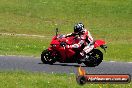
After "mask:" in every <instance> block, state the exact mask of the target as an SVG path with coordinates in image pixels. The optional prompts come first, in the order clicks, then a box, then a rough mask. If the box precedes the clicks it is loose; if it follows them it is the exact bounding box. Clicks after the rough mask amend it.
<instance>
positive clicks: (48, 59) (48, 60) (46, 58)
mask: <svg viewBox="0 0 132 88" xmlns="http://www.w3.org/2000/svg"><path fill="white" fill-rule="evenodd" d="M51 54H52V52H51V51H49V50H48V49H46V50H44V51H43V52H42V54H41V61H42V62H43V63H44V64H51V65H52V64H53V63H55V60H53V57H52V56H51Z"/></svg>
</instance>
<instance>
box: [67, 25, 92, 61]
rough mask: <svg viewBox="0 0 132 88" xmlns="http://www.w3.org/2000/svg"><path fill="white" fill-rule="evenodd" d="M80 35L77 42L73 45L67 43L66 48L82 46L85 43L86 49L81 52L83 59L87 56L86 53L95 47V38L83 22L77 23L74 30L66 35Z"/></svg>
mask: <svg viewBox="0 0 132 88" xmlns="http://www.w3.org/2000/svg"><path fill="white" fill-rule="evenodd" d="M75 35H78V37H77V39H78V41H79V42H78V43H75V44H73V45H66V48H80V47H81V46H82V45H83V44H84V46H85V47H84V49H83V51H82V52H80V55H81V57H82V59H83V58H84V57H85V55H86V54H88V53H89V52H90V51H91V50H92V49H93V48H94V45H93V42H94V40H93V38H92V36H91V34H90V32H89V31H88V30H87V29H85V28H84V25H83V24H82V23H77V24H75V26H74V32H73V33H70V34H67V35H66V37H68V36H75Z"/></svg>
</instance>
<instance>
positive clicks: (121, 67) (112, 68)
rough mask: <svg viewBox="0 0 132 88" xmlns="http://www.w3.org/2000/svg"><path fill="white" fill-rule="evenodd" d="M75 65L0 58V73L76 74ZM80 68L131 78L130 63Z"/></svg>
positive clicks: (31, 58) (22, 58) (90, 72)
mask: <svg viewBox="0 0 132 88" xmlns="http://www.w3.org/2000/svg"><path fill="white" fill-rule="evenodd" d="M78 66H79V65H78V64H76V63H70V64H69V63H55V64H54V65H48V64H42V62H41V60H40V58H34V57H19V56H0V71H29V72H47V73H77V69H78ZM81 66H82V67H83V68H84V69H85V70H86V72H87V73H89V74H130V75H131V76H132V63H125V62H102V63H101V64H100V65H99V66H97V67H85V65H84V64H81Z"/></svg>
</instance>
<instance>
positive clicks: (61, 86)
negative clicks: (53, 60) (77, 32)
mask: <svg viewBox="0 0 132 88" xmlns="http://www.w3.org/2000/svg"><path fill="white" fill-rule="evenodd" d="M0 81H1V82H0V87H1V88H81V87H83V88H131V87H132V83H129V84H86V85H84V86H81V85H78V84H77V82H76V76H75V75H73V74H72V75H71V74H69V75H68V74H47V73H30V72H0Z"/></svg>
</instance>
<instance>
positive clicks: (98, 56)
mask: <svg viewBox="0 0 132 88" xmlns="http://www.w3.org/2000/svg"><path fill="white" fill-rule="evenodd" d="M89 54H90V56H89V58H88V60H86V61H84V62H83V63H84V64H85V65H86V66H88V67H95V66H98V65H99V64H100V63H101V62H102V60H103V53H102V52H101V51H100V50H98V49H93V50H92V51H91V52H90V53H89Z"/></svg>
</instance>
